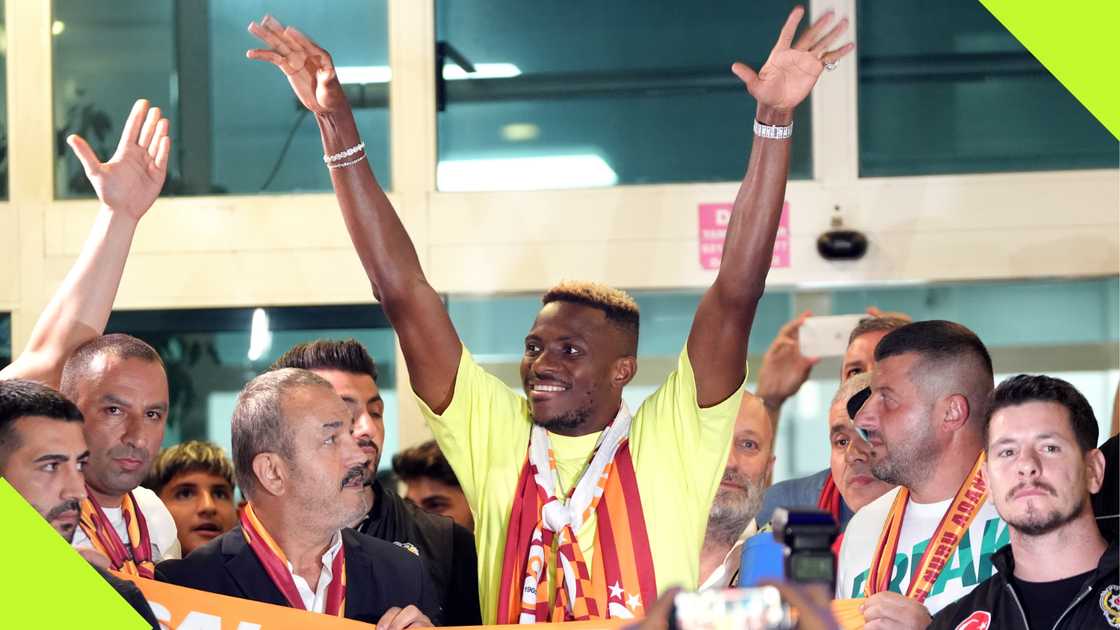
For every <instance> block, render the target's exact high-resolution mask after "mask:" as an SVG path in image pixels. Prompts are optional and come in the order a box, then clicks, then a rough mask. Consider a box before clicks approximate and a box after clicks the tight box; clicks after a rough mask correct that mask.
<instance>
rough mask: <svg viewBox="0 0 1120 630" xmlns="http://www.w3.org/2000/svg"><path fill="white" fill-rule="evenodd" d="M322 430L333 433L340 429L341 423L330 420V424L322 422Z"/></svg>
mask: <svg viewBox="0 0 1120 630" xmlns="http://www.w3.org/2000/svg"><path fill="white" fill-rule="evenodd" d="M322 428H324V429H326V430H328V431H334V430H336V429H341V428H342V421H341V420H332V421H331V422H324V423H323V426H322Z"/></svg>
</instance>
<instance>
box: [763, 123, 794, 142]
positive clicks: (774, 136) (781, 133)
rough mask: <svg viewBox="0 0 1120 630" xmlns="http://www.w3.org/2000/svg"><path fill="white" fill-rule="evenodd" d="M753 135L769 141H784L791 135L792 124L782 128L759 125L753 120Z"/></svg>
mask: <svg viewBox="0 0 1120 630" xmlns="http://www.w3.org/2000/svg"><path fill="white" fill-rule="evenodd" d="M754 135H756V136H758V137H759V138H769V139H771V140H785V139H787V138H789V137H790V136H792V135H793V123H792V122H791V123H790V124H788V125H786V126H784V127H778V126H775V125H767V124H763V123H760V122H758V119H755V121H754Z"/></svg>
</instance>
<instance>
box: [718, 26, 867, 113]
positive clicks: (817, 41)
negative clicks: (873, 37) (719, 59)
mask: <svg viewBox="0 0 1120 630" xmlns="http://www.w3.org/2000/svg"><path fill="white" fill-rule="evenodd" d="M804 15H805V9H804V8H803V7H795V8H794V9H793V11H792V12H791V13H790V14H789V18H788V19H787V20H786V23H785V26H783V27H782V32H781V34H780V35H779V36H778V43H777V44H775V45H774V48H773V50H771V51H770V57H768V58H767V59H766V63H765V64H763V66H762V69H761V70H759V71H758V73H757V74H756V73H755V71H754V70H751V68H750V67H748V66H747V65H746V64H744V63H741V62H736V63H735V64H734V65H732V66H731V71H732V72H734V73H735V75H736V76H737V77H739V78H740V79H742V81H743V83H745V84H746V86H747V91H748V92H750V94H751V96H753V97H754V98H755V100H756V101H758V103H759V104H760V105H765V106H768V107H772V108H774V109H780V110H791V109H793V108H795V107H797V105H798V104H800V103H801V101H803V100H805V97H807V96H809V92H810V91H812V89H813V86H814V85H816V83H817V79H818V78H820V76H821V72H822V71H823V70H824V68H825V65H826V64H834V63H836V62H837V61H838V60H839V59H841V58H842V57H844V55H847V54H848V53H850V52H851V51H852V49H854V48H855V44H852V43H847V44H844V45H843V46H841V47H839V48H836V49H833V50H829V49H828V46H829V45H830V44H831V43H832V42H833V41H834V40H835V39H836V38H837V37H839V36H840V35H841V34H842V33H843V32H844V31H845V30H847V28H848V19H847V18H844V19H842V20H840V22H839V23H837V24H836V26H835V27H833V28H832V29H831V30H829V31H828V32H825V29H826V28H827V27H828V25H829V23H830V22H831V21H832V18H833V14H832V12H828V13H826V14H824V15H823V16H821V17H820V19H818V20H817V21H816V22H814V23H813V25H812V26H810V27H809V28H808V30H806V31H805V33H804V34H802V36H801V37H800V38H799V39H798V40H797V44H796V45H795V44H794V43H793V34H794V32H795V31H797V25H798V24H799V23H800V22H801V18H802V17H803V16H804Z"/></svg>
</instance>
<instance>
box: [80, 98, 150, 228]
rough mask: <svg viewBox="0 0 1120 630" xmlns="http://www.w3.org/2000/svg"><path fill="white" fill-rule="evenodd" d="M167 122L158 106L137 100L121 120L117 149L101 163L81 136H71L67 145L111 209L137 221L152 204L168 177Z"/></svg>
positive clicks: (94, 188) (104, 202)
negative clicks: (122, 129) (121, 127)
mask: <svg viewBox="0 0 1120 630" xmlns="http://www.w3.org/2000/svg"><path fill="white" fill-rule="evenodd" d="M167 131H168V122H167V119H166V118H163V117H162V116H161V115H160V109H159V108H158V107H149V106H148V101H146V100H144V99H140V100H138V101H136V104H134V105H133V106H132V112H131V113H129V115H128V120H127V121H125V123H124V131H123V132H122V133H121V140H120V143H118V144H117V151H116V153H114V154H113V157H111V158H109V161H108V162H102V161H100V160H99V159H98V158H97V154H96V153H94V152H93V149H91V148H90V146H89V143H88V142H86V141H85V140H84V139H83V138H82V137H81V136H78V135H71V136H70V137H68V138H66V142H67V144H69V145H70V148H71V149H72V150H73V151H74V155H76V156H77V157H78V160H79V161H80V162H81V163H82V167H83V168H85V171H86V177H88V178H89V181H90V183H91V184H93V190H94V191H95V192H96V193H97V198H98V199H100V200H101V203H103V204H104V205H105V206H107V207H108V208H110V209H111V210H113V211H114V212H118V213H124V214H125V215H127V216H128V217H131V218H133V219H135V220H137V221H139V220H140V217H142V216H144V213H145V212H147V211H148V208H151V207H152V204H153V203H155V201H156V197H158V196H159V191H160V189H161V188H163V182H164V180H165V179H166V178H167V160H168V156H169V155H170V153H171V138H170V137H169V136H168V135H167Z"/></svg>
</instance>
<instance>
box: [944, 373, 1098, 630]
mask: <svg viewBox="0 0 1120 630" xmlns="http://www.w3.org/2000/svg"><path fill="white" fill-rule="evenodd" d="M1097 431H1098V430H1097V421H1096V418H1095V417H1094V416H1093V410H1092V408H1091V407H1090V406H1089V403H1088V402H1087V401H1086V400H1085V398H1084V396H1082V395H1081V394H1080V393H1079V392H1078V391H1077V390H1076V389H1074V387H1073V386H1072V385H1070V384H1069V383H1067V382H1065V381H1063V380H1060V379H1055V378H1049V377H1046V376H1027V375H1020V376H1016V377H1013V378H1010V379H1008V380H1006V381H1004V382H1003V383H1002V384H1000V386H999V387H998V388H996V390H995V392H994V394H993V403H992V405H991V408H990V410H989V412H988V416H987V429H986V436H985V443H986V445H987V454H988V461H987V464H986V465H985V468H984V476H985V478H986V479H987V480H988V483H989V484H990V486H989V491H990V493H991V497H992V499H993V501H994V502H995V505H996V509H997V510H998V511H999V514H1000V516H1001V517H1002V518H1003V519H1004V521H1006V522H1007V525H1008V527H1009V528H1010V529H1011V544H1010V545H1008V546H1006V547H1004V548H1002V549H1000V550H999V551H997V552H996V553H995V554H994V555H993V556H992V564H993V565H994V566H995V567H996V569H998V571H999V572H998V573H996V574H995V575H993V576H992V577H991V578H990V579H988V580H987V581H986V582H984V583H982V584H980V585H979V586H977V587H976V588H975V589H974V590H973V591H972V592H971V593H969V594H968V595H966V596H965V597H962V598H961V599H959V600H957V601H956V602H954V603H953V604H950V605H949V606H947V607H946V608H945V609H943V610H942V611H941V612H939V613H938V614H937V616H936V617H934V619H933V623H932V625H931V626H930V627H931V628H934V629H936V630H943V629H945V630H996V629H1004V628H1007V629H1014V630H1051V629H1054V630H1059V629H1061V630H1065V629H1069V630H1085V629H1092V628H1101V629H1106V628H1120V584H1118V582H1120V579H1118V573H1117V566H1118V564H1120V563H1118V559H1117V553H1118V552H1120V548H1118V547H1117V545H1116V544H1115V543H1113V545H1112V546H1111V547H1109V546H1108V545H1107V543H1106V542H1105V540H1104V538H1103V537H1102V536H1101V533H1100V531H1099V530H1098V529H1097V524H1096V521H1095V518H1094V516H1093V510H1092V507H1091V506H1090V500H1089V497H1090V495H1091V494H1092V493H1095V492H1097V491H1098V490H1099V489H1100V487H1101V480H1102V478H1103V476H1104V457H1103V456H1102V455H1101V452H1100V450H1098V449H1097V448H1095V446H1096V443H1097Z"/></svg>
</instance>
